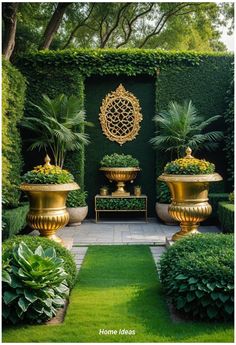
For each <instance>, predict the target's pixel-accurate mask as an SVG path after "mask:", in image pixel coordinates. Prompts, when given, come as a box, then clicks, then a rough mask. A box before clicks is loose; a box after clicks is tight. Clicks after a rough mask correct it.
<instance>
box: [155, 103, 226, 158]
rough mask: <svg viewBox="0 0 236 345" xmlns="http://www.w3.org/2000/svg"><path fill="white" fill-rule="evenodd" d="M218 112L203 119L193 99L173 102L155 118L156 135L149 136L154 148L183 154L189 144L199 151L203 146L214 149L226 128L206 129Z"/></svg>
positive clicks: (178, 154) (215, 118) (179, 154)
mask: <svg viewBox="0 0 236 345" xmlns="http://www.w3.org/2000/svg"><path fill="white" fill-rule="evenodd" d="M219 118H220V116H219V115H215V116H212V117H210V118H208V119H204V118H203V117H201V116H199V115H198V113H197V110H196V108H195V107H194V105H193V104H192V101H191V100H190V101H185V102H184V103H183V105H182V104H178V103H177V102H170V103H169V105H168V109H167V110H162V111H161V112H160V113H159V114H158V115H156V116H155V117H154V118H153V121H154V122H155V124H156V126H157V131H156V132H155V134H156V135H155V137H154V138H152V139H151V140H150V143H151V144H153V146H154V148H155V149H158V150H160V151H165V152H167V151H170V152H171V155H173V154H175V156H177V157H178V158H179V157H181V156H182V155H183V154H184V152H185V150H186V148H187V147H188V146H189V147H191V149H192V150H194V151H197V150H199V149H201V148H203V147H204V148H205V149H207V150H214V149H216V148H217V146H218V142H219V141H220V140H221V139H222V138H223V132H221V131H211V132H206V127H208V126H209V125H210V124H211V123H213V122H215V121H216V120H217V119H219Z"/></svg>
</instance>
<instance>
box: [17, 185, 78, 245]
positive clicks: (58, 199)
mask: <svg viewBox="0 0 236 345" xmlns="http://www.w3.org/2000/svg"><path fill="white" fill-rule="evenodd" d="M20 189H21V190H22V191H24V192H25V193H26V194H27V196H28V198H29V202H30V210H29V212H28V214H27V223H28V224H29V226H30V227H31V228H32V229H35V230H38V231H39V232H40V235H41V236H44V237H47V238H50V239H52V240H54V241H56V242H62V240H61V239H60V238H59V237H58V236H56V232H57V230H58V229H61V228H63V227H64V226H65V225H66V224H67V223H68V222H69V213H68V212H67V209H66V198H67V195H68V193H69V191H72V190H76V189H79V185H78V184H77V183H75V182H72V183H64V184H28V183H22V184H21V185H20Z"/></svg>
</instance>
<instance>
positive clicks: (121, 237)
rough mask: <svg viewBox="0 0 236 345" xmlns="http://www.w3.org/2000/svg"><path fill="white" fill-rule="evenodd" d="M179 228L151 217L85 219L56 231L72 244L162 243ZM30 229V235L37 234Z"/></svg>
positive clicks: (213, 229) (208, 229)
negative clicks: (135, 220)
mask: <svg viewBox="0 0 236 345" xmlns="http://www.w3.org/2000/svg"><path fill="white" fill-rule="evenodd" d="M178 230H179V227H178V226H169V225H164V224H161V223H158V222H157V220H155V219H151V220H149V222H148V223H146V224H144V223H143V224H134V223H132V224H124V223H121V224H118V223H114V224H101V223H98V224H96V223H95V222H94V220H87V221H85V222H84V223H82V224H81V225H80V226H75V227H65V228H63V229H60V230H59V231H58V232H57V235H58V236H59V237H61V238H62V240H67V241H68V240H69V239H70V240H73V245H74V246H75V245H82V246H88V245H112V244H113V245H121V244H123V245H127V244H146V245H153V246H155V245H164V244H165V243H166V237H168V238H171V237H172V235H173V234H174V233H176V232H177V231H178ZM199 230H200V232H203V233H204V232H220V230H219V228H217V227H216V226H200V228H199ZM38 234H39V233H38V231H36V230H35V231H32V232H31V235H38Z"/></svg>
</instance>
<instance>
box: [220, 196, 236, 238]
mask: <svg viewBox="0 0 236 345" xmlns="http://www.w3.org/2000/svg"><path fill="white" fill-rule="evenodd" d="M218 217H219V221H220V224H221V228H222V230H223V232H225V233H231V232H234V204H231V203H230V202H229V201H221V202H219V206H218Z"/></svg>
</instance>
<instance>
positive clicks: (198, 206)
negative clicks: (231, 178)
mask: <svg viewBox="0 0 236 345" xmlns="http://www.w3.org/2000/svg"><path fill="white" fill-rule="evenodd" d="M189 150H190V149H187V151H186V152H187V156H186V157H185V158H187V159H191V158H194V157H192V156H191V150H190V151H189ZM158 180H159V181H164V182H166V183H167V185H168V187H169V189H170V192H171V200H172V201H171V204H170V206H169V209H168V212H169V214H170V216H171V217H172V218H174V219H175V220H177V221H178V222H180V229H181V230H180V231H178V232H177V233H175V234H174V235H173V237H172V240H173V241H176V240H178V239H180V238H182V237H185V236H187V235H190V234H195V233H198V227H199V223H200V222H202V221H203V220H205V219H206V218H208V217H209V215H210V214H211V212H212V208H211V205H210V204H209V203H208V190H209V183H210V182H216V181H221V180H222V177H221V176H220V175H219V174H218V173H210V174H202V175H200V174H199V175H174V174H166V173H163V174H162V175H161V176H159V177H158Z"/></svg>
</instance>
